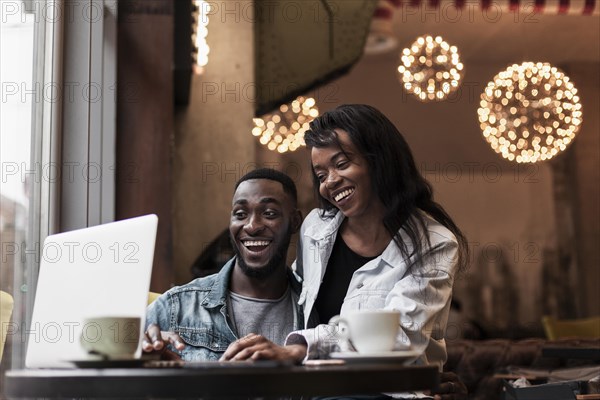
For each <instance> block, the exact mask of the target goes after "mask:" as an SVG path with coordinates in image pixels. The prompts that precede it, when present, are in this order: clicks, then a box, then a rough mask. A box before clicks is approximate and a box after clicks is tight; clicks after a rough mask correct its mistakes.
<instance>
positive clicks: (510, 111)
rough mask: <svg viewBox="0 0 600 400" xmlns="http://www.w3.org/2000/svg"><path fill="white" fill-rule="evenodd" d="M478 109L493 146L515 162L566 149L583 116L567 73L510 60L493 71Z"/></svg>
mask: <svg viewBox="0 0 600 400" xmlns="http://www.w3.org/2000/svg"><path fill="white" fill-rule="evenodd" d="M477 113H478V114H479V123H480V127H481V130H482V132H483V136H484V137H485V140H487V142H488V143H489V144H490V146H491V147H492V149H494V151H496V153H500V154H501V155H502V157H504V158H506V159H508V160H510V161H516V162H518V163H534V162H537V161H543V160H548V159H550V158H552V157H554V156H555V155H556V154H558V153H559V152H560V151H563V150H565V148H566V146H567V145H568V144H569V143H571V141H573V139H574V138H575V134H576V133H577V131H579V128H580V126H581V122H582V117H583V114H582V111H581V104H580V103H579V96H577V89H576V88H575V86H574V85H573V83H572V82H570V79H569V77H568V76H566V75H565V74H564V73H563V72H562V71H560V70H559V69H558V68H556V67H553V66H552V65H550V64H548V63H540V62H538V63H533V62H524V63H523V64H521V65H518V64H514V65H511V66H510V67H508V68H507V69H506V70H505V71H502V72H500V73H499V74H498V75H496V76H495V77H494V79H493V80H492V81H490V82H489V83H488V84H487V87H486V88H485V90H484V92H483V93H482V94H481V101H480V107H479V109H478V110H477Z"/></svg>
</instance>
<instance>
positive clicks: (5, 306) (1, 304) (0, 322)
mask: <svg viewBox="0 0 600 400" xmlns="http://www.w3.org/2000/svg"><path fill="white" fill-rule="evenodd" d="M12 310H13V298H12V296H11V295H10V294H8V293H6V292H3V291H1V290H0V335H1V336H2V337H0V361H2V353H3V352H4V343H5V342H6V335H7V333H8V326H7V325H8V322H9V321H10V316H11V314H12Z"/></svg>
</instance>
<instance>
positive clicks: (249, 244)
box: [244, 240, 269, 247]
mask: <svg viewBox="0 0 600 400" xmlns="http://www.w3.org/2000/svg"><path fill="white" fill-rule="evenodd" d="M268 245H269V242H268V241H266V240H248V241H246V242H244V246H246V247H253V246H268Z"/></svg>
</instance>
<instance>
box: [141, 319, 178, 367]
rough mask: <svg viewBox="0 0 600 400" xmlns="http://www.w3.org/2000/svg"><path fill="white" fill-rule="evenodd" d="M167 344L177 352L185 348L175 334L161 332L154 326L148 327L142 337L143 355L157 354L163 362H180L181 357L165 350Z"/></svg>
mask: <svg viewBox="0 0 600 400" xmlns="http://www.w3.org/2000/svg"><path fill="white" fill-rule="evenodd" d="M167 344H171V345H172V346H173V347H175V348H176V349H177V350H183V349H184V348H185V344H184V343H183V340H181V337H179V335H178V334H177V333H175V332H167V331H161V330H160V327H159V326H158V325H156V324H151V325H150V326H148V329H147V330H146V332H144V336H143V337H142V350H143V351H144V353H159V354H160V355H161V359H163V360H180V359H181V357H179V356H178V355H177V354H175V353H174V352H172V351H170V350H168V349H167Z"/></svg>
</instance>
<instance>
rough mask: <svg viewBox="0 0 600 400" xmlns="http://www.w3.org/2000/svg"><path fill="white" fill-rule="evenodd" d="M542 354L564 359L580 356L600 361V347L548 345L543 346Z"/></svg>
mask: <svg viewBox="0 0 600 400" xmlns="http://www.w3.org/2000/svg"><path fill="white" fill-rule="evenodd" d="M542 356H544V357H556V358H562V359H571V358H580V359H587V360H593V361H600V347H585V346H583V347H580V346H560V345H548V346H544V347H542Z"/></svg>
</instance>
